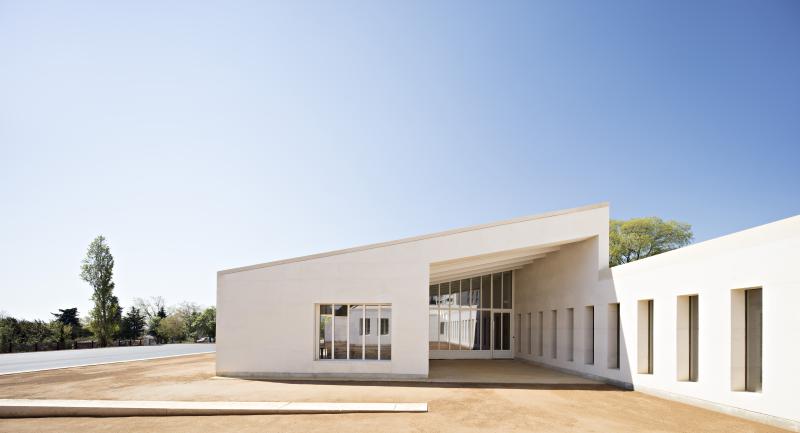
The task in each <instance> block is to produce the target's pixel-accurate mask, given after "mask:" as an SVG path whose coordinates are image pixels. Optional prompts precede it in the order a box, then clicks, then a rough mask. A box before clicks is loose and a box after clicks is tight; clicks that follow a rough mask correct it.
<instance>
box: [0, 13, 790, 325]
mask: <svg viewBox="0 0 800 433" xmlns="http://www.w3.org/2000/svg"><path fill="white" fill-rule="evenodd" d="M0 150H1V152H0V291H1V293H0V295H1V296H0V299H2V301H0V310H5V311H6V312H7V313H9V314H13V315H15V316H22V317H26V318H36V317H42V318H44V317H47V316H48V313H49V312H51V311H55V310H56V309H57V308H67V307H71V306H78V307H79V308H80V311H81V314H86V313H87V308H88V306H89V297H90V295H91V290H90V288H89V287H88V286H87V285H86V284H85V283H83V282H82V281H81V280H80V279H79V278H78V273H79V265H80V260H81V258H82V256H83V255H84V253H85V250H86V247H87V245H88V244H89V242H90V241H91V240H92V238H93V237H94V236H96V235H98V234H103V235H105V236H106V237H107V238H108V240H109V242H110V245H111V248H112V252H113V253H114V255H115V257H116V263H117V264H116V283H117V289H116V290H117V295H118V296H119V298H120V301H121V303H122V305H123V306H124V307H127V306H129V305H130V303H131V298H133V297H134V296H143V297H147V296H151V295H163V296H165V297H166V299H167V301H168V303H176V302H179V301H182V300H191V301H195V302H200V303H202V304H205V305H209V304H213V303H214V299H215V286H216V277H215V273H216V271H217V270H220V269H224V268H229V267H234V266H242V265H248V264H253V263H258V262H263V261H269V260H273V259H280V258H287V257H292V256H297V255H302V254H308V253H314V252H320V251H326V250H330V249H335V248H341V247H348V246H354V245H359V244H364V243H370V242H376V241H383V240H391V239H395V238H399V237H404V236H410V235H416V234H423V233H427V232H433V231H438V230H443V229H449V228H455V227H460V226H465V225H470V224H476V223H484V222H490V221H494V220H499V219H506V218H511V217H516V216H522V215H527V214H534V213H538V212H543V211H548V210H554V209H559V208H567V207H574V206H579V205H584V204H589V203H595V202H599V201H609V202H611V213H612V216H613V217H615V218H630V217H634V216H649V215H657V216H660V217H663V218H667V219H678V220H681V221H686V222H689V223H691V224H693V226H694V229H695V233H696V238H697V240H705V239H709V238H712V237H716V236H719V235H724V234H727V233H730V232H733V231H737V230H740V229H745V228H748V227H752V226H755V225H759V224H764V223H768V222H771V221H774V220H777V219H781V218H785V217H788V216H792V215H796V214H800V191H799V189H800V3H799V2H796V1H772V0H767V1H760V2H756V1H741V2H739V1H720V2H714V1H712V2H696V1H687V2H678V1H669V2H641V1H631V2H565V1H552V2H484V3H475V2H461V1H457V2H416V3H411V2H391V3H390V2H367V1H364V2H357V3H349V2H318V3H309V4H301V3H300V2H280V3H278V2H275V3H271V4H266V2H203V1H176V2H134V1H129V2H124V3H123V2H99V1H98V2H30V1H18V2H8V1H0Z"/></svg>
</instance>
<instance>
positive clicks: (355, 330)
mask: <svg viewBox="0 0 800 433" xmlns="http://www.w3.org/2000/svg"><path fill="white" fill-rule="evenodd" d="M363 331H364V306H363V305H351V306H350V359H362V356H361V354H362V346H363V344H364V341H363V337H362V332H363ZM337 338H338V336H337Z"/></svg>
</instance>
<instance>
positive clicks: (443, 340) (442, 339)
mask: <svg viewBox="0 0 800 433" xmlns="http://www.w3.org/2000/svg"><path fill="white" fill-rule="evenodd" d="M449 320H450V311H449V310H447V309H444V310H440V311H439V350H449V349H450V345H449V344H447V328H448V322H449Z"/></svg>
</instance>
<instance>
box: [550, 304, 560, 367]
mask: <svg viewBox="0 0 800 433" xmlns="http://www.w3.org/2000/svg"><path fill="white" fill-rule="evenodd" d="M550 317H551V319H552V320H551V322H552V323H551V324H550V355H551V356H552V357H553V359H556V358H558V311H556V310H553V311H552V314H551V316H550Z"/></svg>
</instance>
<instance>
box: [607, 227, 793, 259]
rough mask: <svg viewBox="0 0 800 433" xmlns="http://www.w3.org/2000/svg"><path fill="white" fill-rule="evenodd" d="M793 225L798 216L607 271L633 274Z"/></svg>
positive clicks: (690, 245)
mask: <svg viewBox="0 0 800 433" xmlns="http://www.w3.org/2000/svg"><path fill="white" fill-rule="evenodd" d="M793 224H798V225H800V215H793V216H790V217H786V218H781V219H779V220H777V221H771V222H768V223H765V224H759V225H757V226H753V227H748V228H745V229H742V230H738V231H735V232H733V233H728V234H724V235H721V236H717V237H715V238H711V239H706V240H704V241H700V242H695V243H692V244H689V245H686V246H684V247H680V248H676V249H674V250H669V251H665V252H663V253H660V254H656V255H654V256H650V257H645V258H643V259H639V260H634V261H632V262H628V263H623V264H621V265H617V266H613V267H611V268H609V269H611V270H612V271H618V272H635V271H638V270H640V269H639V268H647V267H649V266H655V265H654V264H656V265H657V264H659V262H662V261H665V260H670V259H671V258H673V257H675V256H678V255H685V254H693V253H696V252H698V251H700V252H702V251H703V250H704V249H707V248H711V247H713V246H714V245H715V244H718V243H722V242H730V241H732V240H739V239H740V238H742V237H747V236H757V235H758V234H760V233H761V232H763V231H768V230H775V229H778V228H780V227H782V226H784V225H793ZM645 270H646V269H645Z"/></svg>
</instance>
